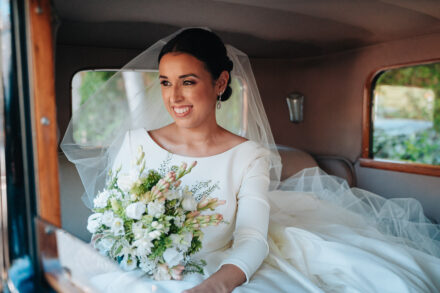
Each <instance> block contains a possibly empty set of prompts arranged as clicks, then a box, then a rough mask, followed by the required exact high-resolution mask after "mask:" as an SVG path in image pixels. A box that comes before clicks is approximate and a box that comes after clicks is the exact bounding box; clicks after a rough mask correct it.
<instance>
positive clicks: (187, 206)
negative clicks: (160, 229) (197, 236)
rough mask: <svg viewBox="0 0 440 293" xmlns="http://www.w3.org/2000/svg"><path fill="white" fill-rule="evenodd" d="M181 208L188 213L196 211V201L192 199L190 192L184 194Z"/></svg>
mask: <svg viewBox="0 0 440 293" xmlns="http://www.w3.org/2000/svg"><path fill="white" fill-rule="evenodd" d="M182 208H183V209H184V210H186V211H190V212H192V211H195V210H197V201H196V200H195V199H194V197H193V195H192V193H191V192H184V194H183V200H182Z"/></svg>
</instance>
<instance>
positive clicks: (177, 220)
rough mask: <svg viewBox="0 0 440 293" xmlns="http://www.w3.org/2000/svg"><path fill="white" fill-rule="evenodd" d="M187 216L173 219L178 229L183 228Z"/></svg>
mask: <svg viewBox="0 0 440 293" xmlns="http://www.w3.org/2000/svg"><path fill="white" fill-rule="evenodd" d="M185 218H186V217H185V215H180V216H179V215H177V216H175V217H174V218H173V220H174V225H176V226H177V227H178V228H181V227H182V226H183V222H184V221H185Z"/></svg>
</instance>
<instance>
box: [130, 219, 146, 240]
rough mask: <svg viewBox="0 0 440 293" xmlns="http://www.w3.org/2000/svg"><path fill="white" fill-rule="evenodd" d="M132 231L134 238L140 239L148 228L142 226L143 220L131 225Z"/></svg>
mask: <svg viewBox="0 0 440 293" xmlns="http://www.w3.org/2000/svg"><path fill="white" fill-rule="evenodd" d="M131 231H132V232H133V235H134V239H140V238H142V237H143V236H144V234H145V231H146V230H145V229H144V228H143V227H142V222H135V223H133V224H132V225H131Z"/></svg>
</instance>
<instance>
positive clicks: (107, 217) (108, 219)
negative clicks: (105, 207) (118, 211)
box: [102, 211, 115, 227]
mask: <svg viewBox="0 0 440 293" xmlns="http://www.w3.org/2000/svg"><path fill="white" fill-rule="evenodd" d="M114 218H115V214H113V212H112V211H105V212H104V214H103V215H102V223H103V224H104V225H106V226H107V227H111V226H112V224H113V220H114Z"/></svg>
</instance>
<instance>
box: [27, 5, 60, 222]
mask: <svg viewBox="0 0 440 293" xmlns="http://www.w3.org/2000/svg"><path fill="white" fill-rule="evenodd" d="M26 6H27V15H28V20H29V21H28V32H29V46H28V54H29V61H30V62H29V64H30V67H29V68H30V70H29V71H30V72H29V75H30V78H29V81H30V84H31V91H30V92H31V103H32V106H33V107H32V115H33V117H32V119H33V121H32V124H33V129H32V130H33V141H34V157H35V177H36V193H37V198H38V213H39V216H40V217H41V218H42V219H44V220H46V221H47V222H49V223H51V224H53V225H55V226H57V227H61V215H60V196H59V182H58V150H57V132H56V105H55V76H54V52H53V40H52V26H51V5H50V0H28V2H27V5H26Z"/></svg>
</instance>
